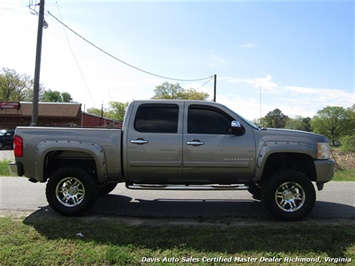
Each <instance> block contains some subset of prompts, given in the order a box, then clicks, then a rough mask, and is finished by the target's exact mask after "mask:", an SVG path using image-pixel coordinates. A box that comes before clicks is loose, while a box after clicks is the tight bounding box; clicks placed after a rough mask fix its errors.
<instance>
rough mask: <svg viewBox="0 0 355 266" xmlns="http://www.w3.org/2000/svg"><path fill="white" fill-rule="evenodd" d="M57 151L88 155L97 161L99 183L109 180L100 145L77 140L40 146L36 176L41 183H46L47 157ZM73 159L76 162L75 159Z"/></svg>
mask: <svg viewBox="0 0 355 266" xmlns="http://www.w3.org/2000/svg"><path fill="white" fill-rule="evenodd" d="M55 151H75V152H81V153H85V154H88V155H89V156H90V157H92V158H93V160H94V161H95V164H96V170H97V176H98V178H99V182H100V181H101V179H105V178H107V164H106V156H105V151H104V149H103V147H101V146H100V145H99V144H97V143H93V142H87V141H75V140H44V141H41V142H40V143H39V144H38V146H37V149H36V154H35V156H36V158H35V166H34V167H35V176H36V179H37V180H38V181H39V182H45V177H44V170H45V169H44V168H45V166H44V164H45V160H46V156H47V155H48V153H50V152H55ZM71 159H74V160H75V158H71Z"/></svg>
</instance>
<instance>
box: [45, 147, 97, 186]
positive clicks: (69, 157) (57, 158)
mask: <svg viewBox="0 0 355 266" xmlns="http://www.w3.org/2000/svg"><path fill="white" fill-rule="evenodd" d="M69 165H74V166H76V167H80V168H83V169H85V170H86V171H89V172H90V173H93V174H94V176H95V177H96V178H97V170H96V163H95V159H94V157H93V156H92V155H90V154H89V153H85V152H78V151H61V150H59V151H52V152H49V153H48V154H47V155H46V158H45V163H44V169H43V170H44V171H43V173H44V178H45V180H44V181H46V180H47V179H48V178H49V177H50V176H51V174H52V173H53V172H54V171H56V170H57V169H59V168H62V167H64V166H69Z"/></svg>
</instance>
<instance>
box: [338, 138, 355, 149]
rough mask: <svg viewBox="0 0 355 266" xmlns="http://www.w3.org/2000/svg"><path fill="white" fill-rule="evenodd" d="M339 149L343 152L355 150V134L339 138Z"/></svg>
mask: <svg viewBox="0 0 355 266" xmlns="http://www.w3.org/2000/svg"><path fill="white" fill-rule="evenodd" d="M341 144H342V145H341V150H342V151H344V152H349V151H355V136H346V137H343V138H342V139H341Z"/></svg>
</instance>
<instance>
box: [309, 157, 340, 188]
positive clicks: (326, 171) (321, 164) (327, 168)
mask: <svg viewBox="0 0 355 266" xmlns="http://www.w3.org/2000/svg"><path fill="white" fill-rule="evenodd" d="M314 165H315V167H316V173H317V180H316V182H317V183H326V182H329V181H330V180H332V178H333V176H334V173H335V161H334V160H332V159H329V160H316V161H314Z"/></svg>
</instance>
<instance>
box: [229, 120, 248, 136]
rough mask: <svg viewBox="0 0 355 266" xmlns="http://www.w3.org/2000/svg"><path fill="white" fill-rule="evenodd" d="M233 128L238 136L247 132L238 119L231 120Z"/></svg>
mask: <svg viewBox="0 0 355 266" xmlns="http://www.w3.org/2000/svg"><path fill="white" fill-rule="evenodd" d="M231 128H232V132H233V134H234V135H236V136H241V135H244V133H245V128H244V127H243V126H242V125H241V124H240V122H239V121H237V120H233V121H232V122H231Z"/></svg>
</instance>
